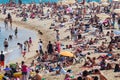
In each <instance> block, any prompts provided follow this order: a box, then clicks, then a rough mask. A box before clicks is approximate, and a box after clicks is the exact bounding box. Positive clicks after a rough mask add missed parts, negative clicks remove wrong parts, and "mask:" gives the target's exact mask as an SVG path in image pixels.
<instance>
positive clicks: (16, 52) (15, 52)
mask: <svg viewBox="0 0 120 80" xmlns="http://www.w3.org/2000/svg"><path fill="white" fill-rule="evenodd" d="M15 27H17V26H14V27H13V28H12V30H11V29H8V30H6V29H5V27H4V23H0V51H1V50H3V51H4V45H3V42H4V40H5V38H7V39H8V37H9V35H13V40H11V41H8V43H9V47H8V51H7V52H6V51H4V54H5V62H6V63H8V62H10V61H13V60H16V59H17V58H19V57H22V54H21V51H20V49H19V46H18V45H17V43H22V44H23V43H24V41H26V40H28V39H29V37H31V38H32V40H35V39H36V37H37V36H36V34H37V33H36V32H35V31H32V30H28V29H25V28H20V27H18V37H17V38H16V37H15V36H14V30H15Z"/></svg>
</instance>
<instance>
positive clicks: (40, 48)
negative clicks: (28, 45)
mask: <svg viewBox="0 0 120 80" xmlns="http://www.w3.org/2000/svg"><path fill="white" fill-rule="evenodd" d="M42 47H43V44H42V41H40V42H39V46H38V50H39V52H40V54H42V55H43V49H42Z"/></svg>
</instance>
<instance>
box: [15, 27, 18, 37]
mask: <svg viewBox="0 0 120 80" xmlns="http://www.w3.org/2000/svg"><path fill="white" fill-rule="evenodd" d="M14 32H15V37H16V38H17V34H18V28H17V27H16V28H15V31H14Z"/></svg>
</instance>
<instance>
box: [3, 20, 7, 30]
mask: <svg viewBox="0 0 120 80" xmlns="http://www.w3.org/2000/svg"><path fill="white" fill-rule="evenodd" d="M4 24H5V29H6V30H7V29H8V19H7V18H5V20H4Z"/></svg>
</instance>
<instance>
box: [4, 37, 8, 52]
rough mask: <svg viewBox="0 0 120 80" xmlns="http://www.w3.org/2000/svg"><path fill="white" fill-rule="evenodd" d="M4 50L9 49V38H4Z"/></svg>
mask: <svg viewBox="0 0 120 80" xmlns="http://www.w3.org/2000/svg"><path fill="white" fill-rule="evenodd" d="M4 50H5V51H7V50H8V41H7V39H5V40H4Z"/></svg>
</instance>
